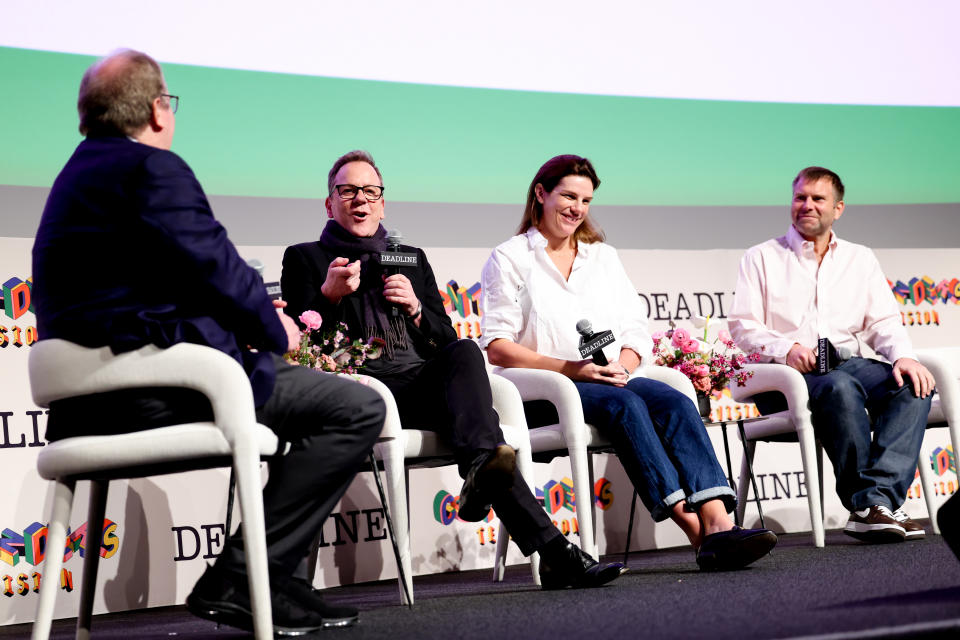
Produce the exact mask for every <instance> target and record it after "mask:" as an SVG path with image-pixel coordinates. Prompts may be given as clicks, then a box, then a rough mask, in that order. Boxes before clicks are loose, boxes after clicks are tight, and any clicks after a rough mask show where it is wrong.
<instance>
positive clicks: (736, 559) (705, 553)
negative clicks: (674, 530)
mask: <svg viewBox="0 0 960 640" xmlns="http://www.w3.org/2000/svg"><path fill="white" fill-rule="evenodd" d="M776 545H777V535H776V534H775V533H774V532H773V531H770V530H769V529H741V528H740V527H737V526H735V527H734V528H733V529H730V530H729V531H720V532H718V533H711V534H710V535H708V536H706V537H705V538H704V539H703V544H701V545H700V549H699V550H698V551H697V565H698V566H699V567H700V569H701V570H703V571H730V570H732V569H742V568H743V567H746V566H747V565H749V564H751V563H753V562H755V561H757V560H759V559H760V558H762V557H763V556H765V555H767V554H768V553H770V551H771V550H772V549H773V548H774V547H775V546H776Z"/></svg>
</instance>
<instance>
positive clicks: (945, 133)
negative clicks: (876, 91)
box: [0, 48, 960, 206]
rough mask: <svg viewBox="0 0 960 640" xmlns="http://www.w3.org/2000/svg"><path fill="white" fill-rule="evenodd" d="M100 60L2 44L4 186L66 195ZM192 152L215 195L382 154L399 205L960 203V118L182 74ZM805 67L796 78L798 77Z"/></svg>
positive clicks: (177, 145)
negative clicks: (535, 186) (835, 192)
mask: <svg viewBox="0 0 960 640" xmlns="http://www.w3.org/2000/svg"><path fill="white" fill-rule="evenodd" d="M92 60H93V58H91V57H89V56H77V55H69V54H57V53H48V52H37V51H29V50H23V49H11V48H0V78H3V82H4V85H5V86H4V90H3V99H2V100H0V183H2V184H11V185H26V186H49V185H50V184H51V182H52V181H53V179H54V177H55V176H56V173H57V172H58V171H59V169H60V167H62V165H63V163H64V161H65V160H66V158H67V157H68V155H69V153H70V151H71V150H72V148H73V146H74V145H75V144H76V143H77V142H78V141H79V134H78V133H77V131H76V112H75V108H74V105H75V101H76V91H77V87H78V85H79V80H80V76H81V75H82V73H83V70H84V69H85V68H86V67H87V66H88V65H89V64H90V63H91V62H92ZM164 69H165V73H166V78H167V82H168V86H169V90H170V91H171V92H172V93H176V94H179V95H181V97H182V100H181V107H180V111H179V113H178V115H177V134H176V140H175V142H174V150H175V151H176V152H178V153H179V154H180V155H181V156H183V157H184V158H185V159H186V160H187V162H189V163H190V165H191V166H192V167H193V168H194V170H195V171H196V173H197V175H198V177H199V178H200V181H201V182H202V183H203V185H204V187H205V188H206V189H207V191H208V192H209V193H212V194H221V195H246V196H262V197H291V198H316V197H322V196H323V195H325V193H324V192H325V182H326V171H327V169H328V167H329V166H330V164H331V163H332V161H333V160H334V158H336V157H337V156H338V155H340V154H341V153H343V152H345V151H348V150H350V149H354V148H365V149H368V150H370V151H371V152H372V153H373V155H374V157H375V158H376V159H377V161H378V163H379V164H380V166H381V169H382V170H383V172H384V175H385V178H386V185H387V197H388V199H389V200H395V201H396V200H399V201H410V202H416V201H419V202H461V203H501V204H506V203H518V202H522V200H523V199H524V197H525V194H526V188H527V186H528V182H529V180H530V179H531V178H532V176H533V174H534V173H535V172H536V170H537V168H538V167H539V166H540V164H542V163H543V162H544V161H545V160H546V159H547V158H549V157H551V156H552V155H555V154H558V153H571V152H572V153H579V154H581V155H586V156H588V157H590V158H591V159H592V160H593V161H594V163H595V164H596V166H597V169H598V172H599V173H600V177H601V178H602V180H603V186H602V188H601V189H600V191H599V192H598V193H597V200H596V202H597V203H598V204H599V203H603V204H611V205H671V206H672V205H683V206H710V205H733V206H738V205H753V206H756V205H781V204H783V203H784V202H785V201H786V200H787V199H788V198H789V189H790V180H791V179H792V177H793V175H794V174H795V173H796V171H797V170H798V169H799V168H801V167H803V166H806V165H810V164H822V165H825V166H828V167H830V168H832V169H834V170H836V171H837V172H838V173H839V174H840V175H841V176H842V177H843V179H844V181H845V182H846V183H847V194H848V203H859V204H867V203H869V204H901V203H951V202H954V203H955V202H960V181H958V180H957V179H956V176H957V175H960V154H958V153H957V149H958V148H960V108H942V107H883V106H846V105H802V104H779V103H750V102H723V101H708V100H672V99H655V98H632V97H611V96H596V95H577V94H561V93H538V92H524V91H502V90H490V89H472V88H458V87H442V86H432V85H419V84H405V83H393V82H375V81H364V80H348V79H337V78H321V77H313V76H297V75H289V74H273V73H263V72H253V71H237V70H228V69H218V68H210V67H198V66H187V65H173V64H168V65H164ZM786 73H789V72H788V71H785V74H786Z"/></svg>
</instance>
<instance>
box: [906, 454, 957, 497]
mask: <svg viewBox="0 0 960 640" xmlns="http://www.w3.org/2000/svg"><path fill="white" fill-rule="evenodd" d="M930 468H931V469H933V472H934V473H935V474H936V477H935V478H934V480H933V491H934V495H938V496H952V495H953V494H954V493H956V491H957V483H956V477H957V458H956V455H955V454H954V451H953V447H951V446H949V445H948V446H947V447H937V448H936V449H934V450H933V453H931V454H930ZM944 475H946V476H947V477H946V478H944V477H943V476H944ZM913 477H914V483H913V485H912V486H911V487H910V488H909V489H908V490H907V498H913V499H919V498H922V497H923V488H922V485H921V484H920V471H919V470H918V471H917V472H916V473H915V474H914V476H913Z"/></svg>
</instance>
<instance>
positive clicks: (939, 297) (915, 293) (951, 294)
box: [887, 276, 960, 327]
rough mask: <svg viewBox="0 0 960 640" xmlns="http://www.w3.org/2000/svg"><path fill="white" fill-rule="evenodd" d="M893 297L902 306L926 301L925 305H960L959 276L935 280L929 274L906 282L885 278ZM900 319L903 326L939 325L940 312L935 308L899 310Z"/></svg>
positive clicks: (920, 303)
mask: <svg viewBox="0 0 960 640" xmlns="http://www.w3.org/2000/svg"><path fill="white" fill-rule="evenodd" d="M887 283H888V284H889V285H890V290H891V291H893V295H894V297H895V298H896V299H897V302H899V303H900V304H901V305H902V306H904V307H909V306H911V305H912V306H914V307H919V306H921V305H923V303H926V305H924V306H927V307H934V306H936V305H937V304H943V305H950V304H952V305H960V278H952V279H950V280H947V279H943V280H941V281H940V282H935V281H934V280H933V278H931V277H929V276H923V277H922V278H919V277H918V278H911V279H910V280H909V281H907V282H906V283H905V282H903V281H902V280H897V282H896V284H894V283H893V282H892V281H890V280H887ZM900 319H901V320H902V321H903V324H904V326H908V327H913V326H927V325H934V326H940V313H939V312H938V311H937V309H933V308H927V309H923V310H921V309H910V310H907V311H901V312H900Z"/></svg>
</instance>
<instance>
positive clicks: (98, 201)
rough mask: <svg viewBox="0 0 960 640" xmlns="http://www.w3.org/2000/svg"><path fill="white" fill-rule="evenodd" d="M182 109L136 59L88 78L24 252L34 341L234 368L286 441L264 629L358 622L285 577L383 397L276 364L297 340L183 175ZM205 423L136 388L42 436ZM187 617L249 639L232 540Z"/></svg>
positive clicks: (129, 54) (54, 416) (198, 401)
mask: <svg viewBox="0 0 960 640" xmlns="http://www.w3.org/2000/svg"><path fill="white" fill-rule="evenodd" d="M178 104H179V98H177V97H176V96H172V95H170V94H169V93H168V91H167V87H166V83H165V81H164V77H163V73H162V71H161V69H160V66H159V65H158V64H157V63H156V61H154V60H153V59H152V58H150V57H149V56H147V55H146V54H143V53H140V52H137V51H129V50H127V51H120V52H118V53H115V54H113V55H111V56H109V57H107V58H106V59H104V60H102V61H99V62H97V63H96V64H94V65H93V66H92V67H90V69H88V70H87V72H86V73H85V74H84V76H83V80H82V81H81V84H80V95H79V99H78V101H77V106H78V111H79V115H80V132H81V133H83V134H85V135H86V139H85V140H83V141H82V142H81V143H80V145H79V146H78V147H77V149H76V151H75V152H74V154H73V156H72V157H71V158H70V160H69V161H68V162H67V164H66V166H65V167H64V169H63V171H61V173H60V175H59V176H58V177H57V180H56V182H55V183H54V185H53V187H52V189H51V191H50V196H49V198H48V200H47V204H46V207H45V209H44V212H43V218H42V220H41V222H40V228H39V230H38V231H37V235H36V241H35V244H34V248H33V274H34V282H35V284H34V288H33V300H34V304H35V308H36V315H37V324H38V328H39V332H40V335H41V339H45V338H63V339H65V340H69V341H72V342H76V343H79V344H82V345H84V346H88V347H100V346H105V345H109V346H110V347H111V348H112V350H113V352H114V353H122V352H128V351H133V350H135V349H138V348H139V347H142V346H145V345H148V344H153V345H156V346H158V347H161V348H166V347H170V346H173V345H174V344H176V343H179V342H191V343H195V344H201V345H206V346H209V347H212V348H215V349H218V350H220V351H223V352H224V353H226V354H227V355H229V356H231V357H233V358H234V359H236V360H237V361H238V362H240V363H241V364H242V365H243V367H244V369H245V370H246V372H247V375H248V377H249V379H250V384H251V387H252V391H253V397H254V402H255V405H256V408H257V413H256V415H257V420H258V421H259V422H260V423H262V424H264V425H267V426H268V427H270V428H271V429H273V430H274V431H276V432H277V434H278V436H279V437H280V439H281V440H283V441H286V442H290V443H291V444H292V448H291V450H290V452H289V453H288V454H287V455H285V456H282V457H277V458H274V459H272V460H271V461H270V463H269V467H270V477H269V481H268V482H267V484H266V486H265V487H264V490H263V502H264V520H265V525H266V536H267V557H268V562H269V572H270V592H271V593H270V598H271V605H272V610H273V622H274V629H275V631H276V633H278V634H280V635H302V634H305V633H309V632H312V631H315V630H318V629H321V628H324V627H333V626H346V625H349V624H353V623H354V622H356V620H357V610H356V609H354V608H352V607H336V606H330V605H327V604H326V603H324V602H323V600H322V599H321V598H320V597H319V596H318V595H317V594H316V592H315V591H314V590H313V589H312V587H311V585H309V584H308V583H307V582H306V581H305V580H303V579H300V578H296V577H294V573H295V570H296V569H297V568H298V566H299V565H300V563H301V562H302V561H303V560H304V559H305V558H306V556H307V555H308V553H309V549H310V545H311V543H312V542H313V540H314V539H315V537H316V536H317V534H318V533H319V531H320V528H321V526H322V524H323V522H324V520H325V519H326V517H327V515H329V513H330V512H331V510H332V509H333V507H334V506H335V505H336V503H337V502H338V501H339V499H340V497H341V496H342V495H343V493H344V492H345V491H346V489H347V487H348V486H349V484H350V482H351V481H352V479H353V477H354V476H355V475H356V472H357V470H358V468H359V466H360V465H361V464H362V463H363V461H364V460H365V459H366V455H367V453H368V452H369V451H370V448H371V447H372V446H373V443H374V441H375V440H376V438H377V436H378V435H379V433H380V431H381V429H382V427H383V419H384V405H383V402H382V401H381V400H380V397H379V396H378V395H377V394H376V393H374V392H373V391H371V390H370V389H367V388H365V387H363V386H362V385H358V384H355V383H353V382H351V381H346V380H340V379H338V378H336V377H334V376H326V375H321V374H318V373H317V372H315V371H311V370H309V369H306V368H303V367H295V366H291V365H288V364H287V363H285V362H284V361H283V359H282V357H281V354H283V353H285V352H287V351H289V350H292V349H295V348H296V347H297V345H298V343H299V338H300V336H299V330H298V329H297V326H296V324H295V323H294V322H293V321H292V320H291V319H290V318H289V317H288V316H286V315H284V314H283V313H282V311H281V309H280V308H278V307H279V306H280V305H276V304H274V303H272V302H271V301H270V298H269V297H268V296H267V294H266V291H265V289H264V286H263V282H262V281H261V280H260V277H259V276H258V275H257V273H256V272H255V271H254V270H253V269H251V268H250V267H248V266H247V265H246V263H245V262H244V261H243V259H242V258H241V257H240V256H239V255H238V254H237V250H236V248H235V247H234V246H233V244H232V243H231V242H230V240H229V239H228V238H227V234H226V230H225V229H224V228H223V227H222V226H221V225H220V224H219V223H218V222H217V220H216V219H215V218H214V217H213V212H212V211H211V210H210V205H209V203H208V202H207V198H206V196H205V195H204V193H203V189H202V188H201V186H200V184H199V183H198V182H197V179H196V177H195V176H194V175H193V172H192V171H191V170H190V167H188V166H187V164H186V163H185V162H184V161H183V160H182V159H181V158H180V157H179V156H177V155H176V154H174V153H172V152H171V151H170V147H171V145H172V143H173V131H174V127H175V124H176V120H175V117H174V112H175V111H176V108H177V106H178ZM89 416H95V419H93V420H91V419H89ZM212 417H213V416H212V410H211V407H210V403H209V402H208V401H207V399H206V398H205V397H204V396H203V395H201V394H200V393H199V392H195V391H192V390H187V389H169V388H155V389H142V388H138V389H130V390H124V391H119V392H112V393H107V394H98V395H95V396H83V397H78V398H69V399H65V400H62V401H59V402H55V403H51V406H50V415H49V418H48V421H47V431H46V437H47V439H48V440H51V441H53V440H58V439H61V438H65V437H69V436H77V435H110V434H116V433H122V432H129V431H140V430H144V429H150V428H157V427H163V426H167V425H171V424H178V423H189V422H197V421H205V420H210V419H212ZM81 430H82V431H81ZM210 515H211V517H213V518H216V517H217V515H216V514H210ZM220 515H221V516H222V514H220ZM160 533H162V532H158V533H157V534H158V535H159V534H160ZM168 534H169V532H168ZM170 568H171V570H172V566H171V567H170ZM187 608H188V609H189V610H190V611H191V612H192V613H194V614H195V615H198V616H201V617H204V618H208V619H210V620H214V621H216V622H218V623H224V624H228V625H231V626H235V627H240V628H244V629H252V624H253V621H252V612H251V606H250V596H249V590H248V578H247V573H246V569H245V562H244V553H243V540H242V539H241V536H240V534H239V532H238V533H237V534H236V535H233V536H231V537H230V538H229V539H228V540H227V541H226V543H225V544H224V548H223V550H222V552H221V553H220V555H219V557H218V558H217V560H216V562H215V564H214V565H213V566H211V567H208V568H207V569H206V572H205V573H204V574H203V575H202V576H201V578H200V580H199V581H198V582H197V584H196V586H195V587H194V589H193V592H192V593H191V594H190V595H189V596H188V598H187Z"/></svg>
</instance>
